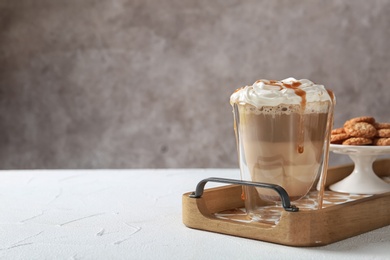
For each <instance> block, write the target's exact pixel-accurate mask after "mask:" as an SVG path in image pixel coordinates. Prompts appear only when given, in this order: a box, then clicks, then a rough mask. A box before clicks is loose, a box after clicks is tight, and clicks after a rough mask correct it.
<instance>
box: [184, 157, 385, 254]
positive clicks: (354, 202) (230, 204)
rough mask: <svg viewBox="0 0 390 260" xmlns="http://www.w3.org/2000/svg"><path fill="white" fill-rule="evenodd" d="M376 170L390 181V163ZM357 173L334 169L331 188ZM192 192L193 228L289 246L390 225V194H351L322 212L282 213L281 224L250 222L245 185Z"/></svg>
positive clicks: (188, 211)
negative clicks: (199, 194)
mask: <svg viewBox="0 0 390 260" xmlns="http://www.w3.org/2000/svg"><path fill="white" fill-rule="evenodd" d="M373 168H374V171H375V173H376V174H377V175H378V176H380V177H382V178H384V179H386V178H387V179H389V178H390V159H383V160H379V161H377V162H375V163H374V166H373ZM352 170H353V165H346V166H339V167H333V168H330V169H329V170H328V175H327V182H326V187H328V186H329V185H331V184H333V183H335V182H337V181H339V180H341V179H343V178H345V177H346V176H348V175H349V174H350V173H351V172H352ZM191 193H192V192H188V193H185V194H183V196H182V203H183V223H184V224H185V225H186V226H187V227H190V228H195V229H200V230H205V231H211V232H217V233H222V234H227V235H233V236H238V237H245V238H250V239H256V240H261V241H267V242H272V243H277V244H283V245H288V246H322V245H327V244H330V243H333V242H336V241H340V240H343V239H346V238H349V237H352V236H356V235H359V234H362V233H365V232H368V231H371V230H374V229H377V228H380V227H384V226H387V225H390V192H387V193H383V194H376V195H362V196H360V195H353V194H347V196H348V199H346V200H344V201H339V202H338V203H331V204H330V205H326V204H324V207H323V208H322V209H319V210H299V211H298V212H289V211H282V212H281V216H280V219H279V221H278V223H277V224H269V223H262V222H254V221H245V220H244V219H245V216H246V215H245V214H241V216H240V213H242V211H240V209H243V208H244V202H243V200H242V199H241V193H242V187H241V186H239V185H228V186H223V187H218V188H212V189H206V190H205V191H204V193H203V195H202V197H201V198H191V197H190V196H189V195H190V194H191ZM326 194H327V195H326V196H328V197H329V196H330V197H332V198H335V197H336V198H337V197H338V196H340V195H341V196H344V197H345V195H346V194H341V193H337V192H332V191H329V190H327V191H326ZM326 199H327V197H325V199H324V200H326ZM221 212H222V213H223V212H230V213H231V215H234V213H235V212H236V213H237V219H229V218H225V219H223V218H221V217H220V216H221V214H220V213H221ZM218 214H219V217H217V216H218ZM240 218H242V219H243V220H242V221H240Z"/></svg>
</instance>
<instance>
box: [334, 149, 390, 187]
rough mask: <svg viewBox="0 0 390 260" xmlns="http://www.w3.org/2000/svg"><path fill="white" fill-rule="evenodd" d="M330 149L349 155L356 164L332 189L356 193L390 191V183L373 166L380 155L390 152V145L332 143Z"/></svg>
mask: <svg viewBox="0 0 390 260" xmlns="http://www.w3.org/2000/svg"><path fill="white" fill-rule="evenodd" d="M330 151H332V152H334V153H338V154H346V155H348V156H349V157H350V158H351V159H352V161H353V162H354V164H355V167H354V170H353V172H352V173H351V174H350V175H348V176H347V177H346V178H344V179H343V180H341V181H339V182H337V183H335V184H333V185H330V186H329V189H330V190H332V191H337V192H345V193H356V194H379V193H384V192H389V191H390V184H388V183H386V182H385V181H383V180H382V179H381V178H379V177H378V176H377V175H376V174H375V173H374V170H373V168H372V164H373V162H374V161H375V159H376V158H377V157H378V156H379V155H384V154H390V146H353V145H339V144H331V145H330Z"/></svg>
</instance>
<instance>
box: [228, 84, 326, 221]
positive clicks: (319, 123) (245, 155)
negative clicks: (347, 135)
mask: <svg viewBox="0 0 390 260" xmlns="http://www.w3.org/2000/svg"><path fill="white" fill-rule="evenodd" d="M294 80H295V79H294ZM269 82H271V81H266V83H269ZM297 82H299V81H297ZM255 84H256V83H255ZM274 84H276V86H278V87H279V89H275V88H274V89H273V91H274V92H275V91H283V90H284V89H286V88H287V89H292V90H293V91H294V93H292V94H291V93H290V94H291V95H293V94H294V95H297V96H300V94H301V95H304V97H302V96H300V97H301V98H300V99H297V100H299V102H295V103H294V102H287V101H288V100H287V101H286V102H285V103H283V102H282V103H281V102H269V100H268V99H265V102H264V104H263V102H262V100H263V99H262V96H261V94H269V91H268V92H267V91H264V86H263V88H262V91H257V92H258V93H257V94H258V97H257V98H258V99H257V100H256V102H253V100H249V101H248V102H245V101H246V100H242V99H238V100H233V102H232V99H231V103H232V106H233V113H234V129H235V133H236V141H237V150H238V157H239V164H240V171H241V179H242V180H245V181H252V182H262V183H271V184H277V185H279V186H281V187H283V188H284V189H285V190H286V191H287V193H288V195H289V198H290V200H291V201H294V203H300V205H299V207H300V208H301V209H303V208H306V209H318V208H320V207H321V206H322V196H323V189H324V187H323V186H324V185H323V182H324V178H325V174H326V171H327V161H328V149H329V135H330V130H331V125H332V120H333V95H332V94H331V92H328V91H326V90H325V89H321V91H319V92H320V93H321V95H328V97H325V98H324V97H322V98H321V99H318V100H305V99H304V98H306V92H305V90H304V89H305V88H303V89H300V88H299V85H301V84H299V85H298V84H297V87H295V88H294V87H293V84H292V83H291V84H286V85H287V87H286V88H284V86H283V84H285V83H283V81H281V82H276V81H275V82H274ZM279 84H280V85H281V86H279ZM310 86H311V88H310V94H311V95H312V94H313V93H312V92H313V91H312V89H313V88H314V90H315V87H316V86H317V85H313V86H314V87H313V86H312V85H310ZM320 87H322V88H323V86H320ZM246 88H248V87H246ZM301 90H302V91H303V92H301ZM323 90H325V92H324V91H323ZM238 91H241V90H238ZM253 91H255V90H253ZM264 92H265V93H264ZM324 93H325V94H324ZM281 95H283V93H282V94H281ZM232 97H233V96H232ZM236 97H237V94H236ZM247 97H250V95H247ZM252 97H253V93H252ZM278 97H280V95H278ZM282 97H283V96H282ZM267 98H269V95H268V96H267ZM278 100H279V101H280V100H282V101H283V98H279V99H278ZM303 101H304V102H303ZM318 190H319V191H320V192H318ZM310 191H313V193H310ZM313 194H315V195H313ZM243 197H244V199H245V207H246V210H247V213H248V215H249V216H250V218H251V219H252V220H255V221H256V220H257V221H265V222H271V223H277V222H278V219H279V217H280V214H281V211H280V210H279V208H280V198H279V196H278V194H277V193H276V192H274V191H273V190H269V189H263V188H254V187H247V186H244V187H243ZM297 201H299V202H297Z"/></svg>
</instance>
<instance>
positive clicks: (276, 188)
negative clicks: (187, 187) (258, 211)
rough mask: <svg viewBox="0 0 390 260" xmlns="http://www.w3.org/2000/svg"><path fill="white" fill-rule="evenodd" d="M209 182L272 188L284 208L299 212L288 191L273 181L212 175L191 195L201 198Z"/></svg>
mask: <svg viewBox="0 0 390 260" xmlns="http://www.w3.org/2000/svg"><path fill="white" fill-rule="evenodd" d="M207 182H217V183H226V184H235V185H243V186H254V187H258V188H265V189H271V190H274V191H276V192H277V193H278V194H279V197H280V199H281V201H282V206H283V208H284V210H286V211H290V212H297V211H299V208H298V207H297V206H295V205H292V204H291V202H290V197H289V196H288V193H287V191H286V190H285V189H284V188H283V187H281V186H279V185H276V184H271V183H262V182H251V181H241V180H235V179H226V178H216V177H211V178H207V179H203V180H201V181H200V182H199V183H198V185H196V190H195V191H194V192H192V193H191V194H190V195H189V196H190V198H195V199H198V198H201V197H202V195H203V191H204V187H205V185H206V183H207Z"/></svg>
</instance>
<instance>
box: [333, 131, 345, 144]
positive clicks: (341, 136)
mask: <svg viewBox="0 0 390 260" xmlns="http://www.w3.org/2000/svg"><path fill="white" fill-rule="evenodd" d="M348 138H349V135H348V134H346V133H341V134H331V135H330V143H331V144H341V143H343V141H344V140H346V139H348Z"/></svg>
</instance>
